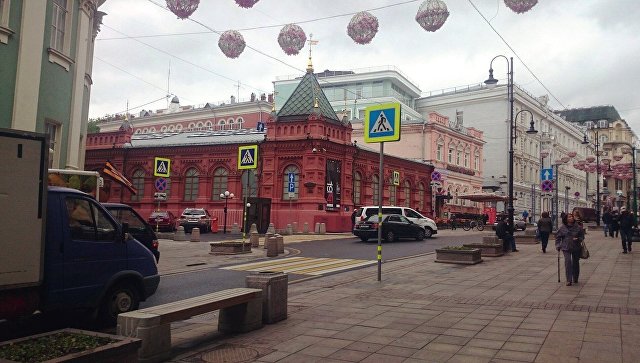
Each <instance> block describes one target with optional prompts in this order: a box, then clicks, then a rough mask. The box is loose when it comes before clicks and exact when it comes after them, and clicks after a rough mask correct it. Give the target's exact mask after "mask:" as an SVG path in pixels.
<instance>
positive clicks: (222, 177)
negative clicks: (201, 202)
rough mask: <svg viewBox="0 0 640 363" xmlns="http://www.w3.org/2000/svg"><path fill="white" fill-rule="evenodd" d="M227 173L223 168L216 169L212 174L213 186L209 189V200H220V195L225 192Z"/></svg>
mask: <svg viewBox="0 0 640 363" xmlns="http://www.w3.org/2000/svg"><path fill="white" fill-rule="evenodd" d="M228 179H229V172H228V171H227V169H225V168H217V169H216V170H215V171H214V172H213V186H212V188H211V199H213V200H222V198H220V194H222V193H224V192H225V191H227V188H228Z"/></svg>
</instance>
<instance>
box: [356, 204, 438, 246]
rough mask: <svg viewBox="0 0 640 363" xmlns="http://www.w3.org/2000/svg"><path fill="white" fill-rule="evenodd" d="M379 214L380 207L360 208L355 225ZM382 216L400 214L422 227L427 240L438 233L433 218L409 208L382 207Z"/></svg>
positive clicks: (357, 211)
mask: <svg viewBox="0 0 640 363" xmlns="http://www.w3.org/2000/svg"><path fill="white" fill-rule="evenodd" d="M374 214H375V215H377V214H378V206H365V207H360V208H358V209H357V210H356V221H355V224H356V225H357V224H359V223H362V222H363V221H364V220H366V219H367V218H369V217H370V216H372V215H374ZM382 214H383V215H391V214H399V215H401V216H404V217H406V218H407V219H409V220H410V221H411V222H413V223H415V224H417V225H419V226H421V227H422V228H423V229H424V235H425V237H427V238H430V237H431V236H432V235H434V234H437V233H438V226H436V222H434V221H433V219H431V218H427V217H425V216H423V215H422V214H420V213H419V212H417V211H415V210H414V209H412V208H409V207H394V206H382Z"/></svg>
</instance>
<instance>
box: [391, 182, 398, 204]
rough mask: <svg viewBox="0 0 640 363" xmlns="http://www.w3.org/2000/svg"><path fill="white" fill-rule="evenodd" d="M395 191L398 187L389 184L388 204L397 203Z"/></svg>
mask: <svg viewBox="0 0 640 363" xmlns="http://www.w3.org/2000/svg"><path fill="white" fill-rule="evenodd" d="M397 191H398V187H396V186H395V185H393V184H391V185H389V204H390V205H397V195H396V193H397Z"/></svg>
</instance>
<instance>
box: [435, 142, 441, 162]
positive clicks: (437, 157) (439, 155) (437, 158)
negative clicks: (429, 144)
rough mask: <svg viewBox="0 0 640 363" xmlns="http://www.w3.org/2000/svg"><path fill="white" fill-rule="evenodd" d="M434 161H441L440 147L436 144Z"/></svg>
mask: <svg viewBox="0 0 640 363" xmlns="http://www.w3.org/2000/svg"><path fill="white" fill-rule="evenodd" d="M436 160H438V161H442V145H441V144H438V148H437V149H436Z"/></svg>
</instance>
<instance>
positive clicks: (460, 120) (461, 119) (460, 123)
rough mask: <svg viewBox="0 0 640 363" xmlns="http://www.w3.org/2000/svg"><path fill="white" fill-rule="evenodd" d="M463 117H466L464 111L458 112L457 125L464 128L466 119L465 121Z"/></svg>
mask: <svg viewBox="0 0 640 363" xmlns="http://www.w3.org/2000/svg"><path fill="white" fill-rule="evenodd" d="M463 115H464V111H456V125H459V126H462V125H463V122H464V119H463Z"/></svg>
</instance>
